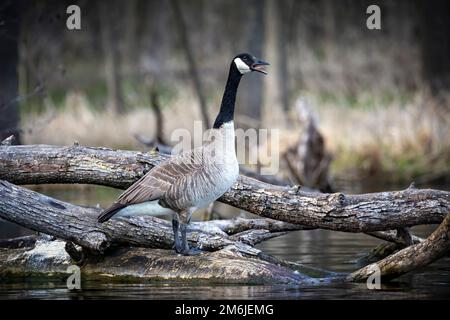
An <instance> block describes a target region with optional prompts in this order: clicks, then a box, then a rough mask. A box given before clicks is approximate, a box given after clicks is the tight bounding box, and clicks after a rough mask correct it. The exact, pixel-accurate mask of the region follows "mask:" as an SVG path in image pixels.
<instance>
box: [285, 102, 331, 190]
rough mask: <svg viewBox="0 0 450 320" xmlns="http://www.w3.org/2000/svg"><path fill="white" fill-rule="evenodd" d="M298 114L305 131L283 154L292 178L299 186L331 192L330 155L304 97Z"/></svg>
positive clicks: (297, 104)
mask: <svg viewBox="0 0 450 320" xmlns="http://www.w3.org/2000/svg"><path fill="white" fill-rule="evenodd" d="M296 111H297V114H298V120H299V122H300V124H301V128H302V129H301V130H300V131H301V132H300V138H299V140H298V142H297V143H296V144H295V145H293V146H291V147H290V148H289V149H288V150H286V152H285V153H284V155H283V158H284V160H285V162H286V164H287V169H288V171H289V173H290V177H291V179H292V180H293V181H294V182H295V183H297V184H301V185H304V186H307V187H310V188H316V189H319V190H320V191H322V192H332V187H331V184H330V178H329V167H330V163H331V154H330V153H329V152H328V151H327V150H326V148H325V140H324V138H323V136H322V134H321V133H320V131H319V129H318V125H317V123H316V120H315V117H314V115H313V113H312V111H311V109H310V108H309V106H308V105H307V102H306V101H305V100H304V99H302V98H300V99H298V100H297V102H296Z"/></svg>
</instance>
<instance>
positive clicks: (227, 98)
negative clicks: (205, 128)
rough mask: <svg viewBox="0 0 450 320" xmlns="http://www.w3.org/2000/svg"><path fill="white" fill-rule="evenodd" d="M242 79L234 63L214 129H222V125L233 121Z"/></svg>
mask: <svg viewBox="0 0 450 320" xmlns="http://www.w3.org/2000/svg"><path fill="white" fill-rule="evenodd" d="M241 77H242V74H241V73H240V72H239V70H238V69H237V68H236V65H235V64H234V62H232V63H231V66H230V72H229V74H228V80H227V85H226V86H225V92H224V93H223V98H222V104H221V105H220V111H219V114H218V115H217V118H216V121H215V122H214V126H213V128H215V129H217V128H220V127H221V126H222V124H224V123H227V122H230V121H232V120H233V117H234V105H235V103H236V93H237V89H238V87H239V81H241Z"/></svg>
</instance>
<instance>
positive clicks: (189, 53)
mask: <svg viewBox="0 0 450 320" xmlns="http://www.w3.org/2000/svg"><path fill="white" fill-rule="evenodd" d="M170 3H171V6H172V10H173V14H174V17H175V24H176V26H177V28H178V33H179V36H180V40H181V43H182V46H183V49H184V52H185V54H186V59H187V62H188V65H189V71H190V74H191V76H192V81H193V82H194V89H195V91H196V93H197V97H198V100H199V103H200V111H201V114H202V120H203V122H204V123H205V124H206V126H207V127H209V126H210V125H211V123H210V121H209V117H208V109H207V105H206V98H205V93H204V90H203V86H202V83H201V81H200V75H199V72H198V67H197V64H196V62H195V57H194V52H193V50H192V47H191V43H190V40H189V35H188V33H187V27H186V22H185V21H184V17H183V13H182V11H181V8H180V3H179V2H178V0H171V1H170Z"/></svg>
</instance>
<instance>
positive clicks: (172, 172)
mask: <svg viewBox="0 0 450 320" xmlns="http://www.w3.org/2000/svg"><path fill="white" fill-rule="evenodd" d="M265 65H268V63H267V62H264V61H260V60H258V59H256V58H255V57H254V56H252V55H250V54H248V53H243V54H239V55H237V56H236V57H234V58H233V61H232V63H231V66H230V71H229V74H228V80H227V84H226V86H225V92H224V94H223V98H222V103H221V106H220V111H219V114H218V115H217V118H216V121H215V122H214V126H213V128H212V129H211V131H210V134H211V136H212V137H213V138H212V139H211V140H210V141H209V142H208V143H205V144H204V145H202V146H201V147H198V148H194V149H193V150H189V151H185V152H182V153H180V154H178V155H175V156H173V157H171V158H169V159H167V160H166V161H164V162H163V163H161V164H160V165H158V166H156V167H154V168H153V169H152V170H150V171H149V172H148V173H146V174H145V175H144V176H143V177H142V178H141V179H139V180H138V181H136V182H135V183H134V184H133V185H131V186H130V187H129V188H128V189H127V190H125V192H123V193H122V194H121V195H120V196H119V198H118V199H117V200H116V202H115V203H114V204H113V205H112V206H111V207H110V208H108V209H106V210H105V211H103V212H102V213H101V214H100V215H99V217H98V221H99V222H105V221H107V220H109V219H110V218H111V217H112V216H114V215H117V216H130V215H138V214H148V215H160V214H166V213H169V212H173V213H174V217H173V220H172V226H173V233H174V239H175V250H176V252H177V253H183V254H185V255H189V254H194V253H195V250H192V251H191V250H190V249H189V245H188V242H187V240H186V229H187V224H188V223H189V221H190V219H191V215H192V213H193V212H194V211H195V210H197V209H199V208H204V207H206V206H208V204H210V203H211V202H213V201H215V200H217V199H218V198H219V197H220V196H222V195H223V194H224V193H225V192H226V191H227V190H228V189H229V188H230V187H231V186H232V185H233V184H234V183H235V182H236V179H237V177H238V176H239V165H238V161H237V158H236V151H235V145H234V124H233V116H234V105H235V101H236V92H237V88H238V86H239V81H240V80H241V77H242V76H243V75H244V74H246V73H249V72H252V71H257V72H260V73H263V74H267V72H266V70H265V68H264V66H265ZM178 229H180V233H181V239H180V237H179V234H178Z"/></svg>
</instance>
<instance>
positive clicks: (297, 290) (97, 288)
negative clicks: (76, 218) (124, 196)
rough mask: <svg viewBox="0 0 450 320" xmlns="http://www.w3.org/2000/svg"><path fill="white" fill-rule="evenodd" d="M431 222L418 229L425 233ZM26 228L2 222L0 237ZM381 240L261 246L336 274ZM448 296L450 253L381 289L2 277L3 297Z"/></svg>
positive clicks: (342, 236) (337, 237)
mask: <svg viewBox="0 0 450 320" xmlns="http://www.w3.org/2000/svg"><path fill="white" fill-rule="evenodd" d="M45 193H46V194H49V195H52V196H55V197H57V198H59V199H63V200H67V201H72V202H75V203H78V204H86V205H95V204H96V202H100V204H102V205H107V204H108V203H109V202H110V201H111V200H112V199H113V198H114V197H115V196H116V194H117V192H115V191H110V190H108V189H104V188H96V189H92V188H89V189H86V190H75V191H74V190H70V191H67V190H66V191H64V190H59V189H55V190H50V191H49V190H47V191H46V192H45ZM432 230H433V226H421V227H416V228H414V232H415V233H416V234H417V235H420V236H424V237H425V236H427V235H428V234H429V233H430V232H431V231H432ZM23 233H24V231H23V230H20V229H17V228H15V227H11V225H9V224H8V225H6V224H5V223H3V224H2V223H0V237H2V238H3V237H6V235H7V236H12V235H17V234H23ZM381 242H382V241H380V240H377V239H374V238H372V237H369V236H366V235H362V234H351V233H343V232H331V231H325V230H314V231H299V232H292V233H290V234H288V235H286V236H283V237H280V238H276V239H272V240H269V241H267V242H264V243H263V244H260V245H259V248H260V249H262V250H264V251H265V252H267V253H269V254H272V255H275V256H277V257H280V258H283V259H286V260H290V261H299V262H301V263H303V264H306V265H310V266H314V267H320V268H323V269H327V270H332V271H338V272H351V271H353V270H356V269H358V268H359V267H360V263H359V262H358V260H359V258H361V257H363V256H364V255H365V254H366V253H367V252H369V251H370V250H371V249H372V248H374V247H375V246H376V245H377V244H379V243H381ZM23 298H27V299H30V298H32V299H102V298H114V299H115V298H118V299H180V298H182V299H186V298H188V299H450V257H446V258H443V259H441V260H439V261H437V262H435V263H433V264H431V265H429V266H427V267H425V268H423V269H421V270H417V271H415V272H412V273H410V274H407V275H405V276H402V277H400V278H399V279H397V280H396V281H394V282H391V283H386V284H383V283H382V286H381V289H380V290H368V289H367V287H366V284H365V283H363V284H341V283H340V284H331V285H326V286H320V287H315V286H311V287H298V286H286V285H283V286H280V285H277V286H261V285H251V286H250V285H204V284H198V285H195V284H192V283H189V284H187V283H183V282H179V283H174V282H161V281H159V282H156V283H144V284H124V283H122V284H117V283H105V282H95V281H88V282H83V283H82V290H80V291H76V292H75V291H70V290H68V289H67V288H66V286H65V281H64V280H52V281H49V280H44V279H38V280H36V279H34V280H31V279H28V280H23V281H17V280H14V281H5V280H0V299H23Z"/></svg>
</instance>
